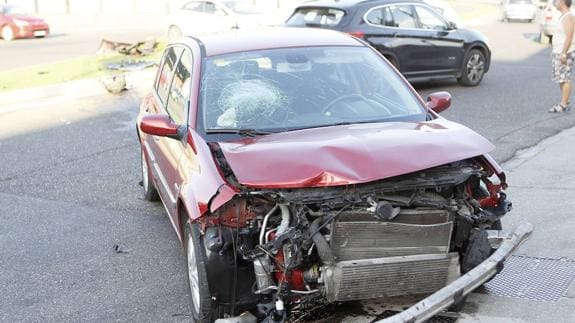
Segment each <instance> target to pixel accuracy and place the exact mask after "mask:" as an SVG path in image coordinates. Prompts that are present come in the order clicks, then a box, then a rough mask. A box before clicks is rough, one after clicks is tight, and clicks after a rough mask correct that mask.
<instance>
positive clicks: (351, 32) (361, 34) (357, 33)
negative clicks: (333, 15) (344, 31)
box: [348, 31, 365, 39]
mask: <svg viewBox="0 0 575 323" xmlns="http://www.w3.org/2000/svg"><path fill="white" fill-rule="evenodd" d="M348 34H350V35H352V36H353V37H355V38H359V39H363V37H365V34H364V33H362V32H361V31H350V32H348Z"/></svg>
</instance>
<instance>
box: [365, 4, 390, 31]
mask: <svg viewBox="0 0 575 323" xmlns="http://www.w3.org/2000/svg"><path fill="white" fill-rule="evenodd" d="M365 20H366V21H367V22H368V23H369V24H372V25H378V26H388V27H394V24H393V19H392V16H391V12H390V11H389V8H388V7H381V8H376V9H373V10H371V11H370V12H369V13H368V14H367V15H366V16H365Z"/></svg>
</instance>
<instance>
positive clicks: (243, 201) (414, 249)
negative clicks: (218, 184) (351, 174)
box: [200, 156, 511, 322]
mask: <svg viewBox="0 0 575 323" xmlns="http://www.w3.org/2000/svg"><path fill="white" fill-rule="evenodd" d="M220 157H221V156H220ZM216 158H217V157H216ZM217 160H218V162H219V164H220V167H221V168H222V172H223V175H224V177H226V179H227V180H228V182H229V183H234V185H235V188H236V189H237V193H236V195H235V197H234V198H232V199H231V200H230V201H228V202H227V203H225V204H223V205H221V206H219V207H218V208H215V209H214V208H212V212H211V213H210V214H208V215H207V216H205V217H203V218H201V219H200V223H201V226H202V231H203V232H204V244H205V246H206V250H207V254H208V255H211V256H213V257H215V258H218V257H221V258H225V259H236V260H235V262H230V261H228V262H223V263H226V265H225V266H228V267H227V269H226V270H222V262H218V263H216V262H214V266H217V270H216V269H214V268H207V272H208V273H210V272H214V273H217V277H216V276H213V277H211V279H210V290H211V292H212V296H213V299H214V300H216V301H218V302H220V304H233V305H230V306H229V307H228V310H227V314H229V315H237V314H239V312H241V311H244V310H249V311H250V312H251V313H252V314H253V315H254V316H255V317H257V319H258V320H268V321H269V322H281V321H284V320H286V319H287V318H288V317H289V316H290V315H292V314H293V313H292V310H293V309H294V308H297V307H298V306H301V304H305V303H306V302H310V301H313V302H317V301H318V300H319V301H323V302H339V301H355V300H366V299H376V298H377V299H383V300H391V299H393V298H396V297H405V296H415V297H418V298H420V299H421V298H424V297H425V296H427V295H430V294H433V293H436V292H438V291H441V290H442V289H443V288H445V286H451V285H450V284H455V283H457V282H459V281H460V280H461V279H462V278H464V277H467V276H469V275H474V274H473V273H474V271H475V270H476V269H477V268H479V267H481V266H483V264H484V262H485V261H487V259H488V258H489V257H490V256H492V254H493V255H495V254H497V252H496V253H495V254H494V251H495V250H496V249H495V246H494V241H495V240H494V237H495V236H500V234H499V233H501V231H500V230H501V222H500V218H501V217H502V216H504V215H505V214H506V213H507V212H508V211H509V210H510V209H511V202H509V201H508V200H507V197H506V195H505V193H504V191H503V190H504V189H505V187H506V183H505V177H504V174H503V173H502V172H501V171H500V169H499V168H498V167H497V166H495V165H494V164H493V163H492V161H491V160H490V158H489V157H487V156H480V157H475V158H470V159H466V160H462V161H458V162H453V163H449V164H445V165H441V166H438V167H433V168H430V169H426V170H422V171H418V172H415V173H410V174H405V175H401V176H396V177H392V178H387V179H383V180H379V181H373V182H369V183H364V184H358V185H345V186H331V187H310V188H298V189H275V188H274V189H254V188H251V189H249V188H246V187H243V186H242V185H241V184H239V183H238V182H237V180H235V179H234V175H233V172H232V171H231V170H230V169H229V167H226V166H225V160H224V159H222V158H220V159H217ZM508 255H509V253H506V254H505V256H508ZM505 256H504V257H503V258H502V259H504V258H505ZM238 259H239V260H238ZM502 259H499V260H498V264H499V263H501V262H502V261H503V260H502ZM209 266H210V264H209V263H208V267H209ZM478 266H479V267H478ZM497 268H500V267H497ZM497 268H496V269H497ZM238 273H240V276H239V278H238ZM494 273H495V272H493V271H490V274H491V276H492V275H493V274H494ZM226 275H227V276H226ZM461 275H463V276H461ZM225 277H228V278H225ZM460 277H461V278H460ZM482 277H486V276H485V275H484V274H482ZM224 281H225V282H227V283H225V284H224V283H221V282H224ZM240 281H241V282H240ZM483 281H484V280H483ZM230 282H232V283H230ZM233 286H236V287H235V288H236V289H235V290H234V287H233ZM238 286H244V288H243V289H241V288H239V287H238ZM245 286H251V288H246V287H245ZM477 286H479V285H473V288H475V287H477ZM461 292H462V291H461V290H456V291H455V294H457V295H461ZM452 299H453V297H452ZM442 308H443V307H442ZM434 310H435V308H434ZM440 310H441V308H440ZM427 313H429V312H427Z"/></svg>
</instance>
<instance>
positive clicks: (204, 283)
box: [184, 222, 217, 323]
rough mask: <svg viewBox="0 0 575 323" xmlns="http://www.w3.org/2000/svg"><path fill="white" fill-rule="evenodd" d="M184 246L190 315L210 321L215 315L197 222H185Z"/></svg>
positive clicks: (202, 320) (201, 322)
mask: <svg viewBox="0 0 575 323" xmlns="http://www.w3.org/2000/svg"><path fill="white" fill-rule="evenodd" d="M184 247H185V249H186V259H187V264H188V281H189V283H190V293H191V300H192V317H193V318H194V320H195V321H196V322H200V323H204V322H206V323H208V322H209V323H211V322H213V321H214V320H215V319H216V318H217V317H216V316H217V315H216V312H217V311H215V310H214V306H213V305H214V304H212V299H211V297H210V289H209V286H208V275H207V273H206V261H207V257H206V249H205V248H204V243H203V241H202V236H201V234H200V229H199V227H198V225H197V224H192V223H189V222H186V224H185V229H184Z"/></svg>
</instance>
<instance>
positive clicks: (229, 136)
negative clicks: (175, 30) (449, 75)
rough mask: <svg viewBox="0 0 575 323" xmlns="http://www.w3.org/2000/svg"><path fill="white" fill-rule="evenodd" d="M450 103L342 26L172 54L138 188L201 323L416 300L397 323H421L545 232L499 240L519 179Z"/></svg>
mask: <svg viewBox="0 0 575 323" xmlns="http://www.w3.org/2000/svg"><path fill="white" fill-rule="evenodd" d="M450 103H451V98H450V96H449V94H447V93H445V92H439V93H436V94H432V95H431V96H430V97H429V98H428V100H427V102H424V101H423V100H422V99H421V98H420V97H419V96H418V94H417V93H416V92H415V91H414V90H413V89H412V88H411V86H410V85H409V84H408V83H407V82H406V81H405V80H404V79H403V78H402V76H401V75H400V74H399V73H398V72H397V71H396V70H395V69H394V68H393V66H392V65H390V64H389V62H387V61H386V60H385V59H384V58H383V57H382V56H381V55H380V54H379V53H378V52H377V51H376V50H374V49H372V48H371V47H369V46H368V45H366V43H364V42H362V41H361V40H358V39H356V38H353V37H350V36H347V35H344V34H341V33H338V32H334V31H328V30H305V32H304V31H302V30H294V29H276V30H266V31H252V32H238V33H230V34H225V35H213V36H204V37H202V38H201V39H197V38H183V39H181V40H179V41H177V42H174V43H172V44H170V45H169V46H168V47H167V49H166V50H165V52H164V55H163V58H162V60H161V63H160V67H159V69H158V74H157V77H156V80H155V83H154V86H153V89H152V91H151V92H150V94H149V95H148V96H147V97H146V98H145V100H144V101H143V103H142V105H141V110H140V114H139V116H138V120H137V123H138V136H139V139H140V142H141V165H142V177H143V179H142V185H143V187H144V192H145V198H146V199H147V200H156V199H158V198H160V199H161V201H162V202H163V204H164V206H165V208H166V210H167V213H168V216H169V218H170V220H171V222H172V225H173V226H174V229H175V230H176V232H177V234H178V236H179V237H180V239H181V240H182V242H183V245H184V248H185V249H186V254H187V264H188V268H187V269H188V273H189V284H190V290H191V304H192V306H191V307H192V312H193V313H192V314H193V316H194V318H195V319H196V320H198V321H200V322H213V321H214V320H216V321H219V322H236V321H238V320H239V321H241V322H255V321H263V322H283V321H285V320H287V319H289V318H290V317H293V313H294V312H295V311H296V309H298V308H300V309H301V308H302V306H305V304H306V303H308V302H345V301H355V300H366V299H375V298H379V299H383V300H390V299H393V298H395V297H400V296H417V297H419V298H420V299H423V298H425V299H424V300H423V301H421V302H420V303H418V304H415V305H413V306H412V307H411V308H409V309H408V310H406V311H404V312H401V313H399V314H398V315H396V316H395V317H393V318H392V319H393V320H395V321H409V322H416V321H421V320H424V319H426V318H428V317H430V316H431V315H433V314H435V313H437V312H438V311H441V310H442V309H444V308H446V307H448V306H450V305H452V304H459V303H461V302H462V300H463V298H464V296H465V295H467V294H468V293H469V292H470V291H471V290H473V289H474V288H476V287H478V286H479V285H481V284H482V283H483V282H485V281H487V280H488V279H489V278H491V277H492V276H493V275H495V274H496V273H497V272H498V270H500V269H501V267H502V265H503V261H504V260H505V259H506V258H507V257H508V256H509V255H510V254H511V253H512V251H513V250H514V249H515V247H517V246H518V244H519V243H520V242H522V241H523V240H524V239H526V237H527V236H528V234H529V233H530V232H531V229H532V228H531V225H529V224H524V225H521V226H520V227H519V228H518V229H517V230H516V231H515V232H514V233H511V234H504V232H503V231H502V230H501V222H500V218H501V217H502V216H503V215H504V214H505V213H506V212H508V211H509V210H510V209H511V203H510V202H509V200H508V199H507V198H506V195H505V193H504V189H505V188H506V187H507V183H506V181H505V174H504V173H503V171H502V170H501V168H500V167H499V166H498V165H497V164H496V163H495V161H494V160H493V159H492V158H491V157H490V156H489V155H488V152H489V151H491V150H492V149H493V148H494V147H493V145H492V144H491V143H489V142H488V141H487V140H486V139H485V138H483V137H481V136H480V135H478V134H477V133H475V132H473V131H471V130H469V129H468V128H466V127H464V126H462V125H459V124H457V123H454V122H450V121H448V120H446V119H444V118H442V117H440V116H439V115H438V113H439V112H441V111H442V110H445V109H446V108H448V107H449V105H450ZM426 297H427V298H426ZM224 318H227V319H224Z"/></svg>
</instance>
